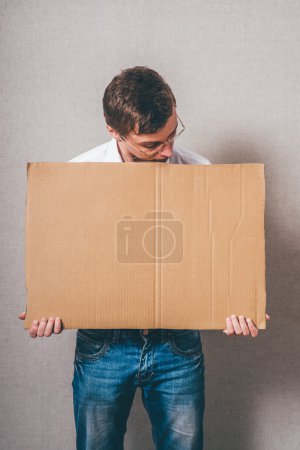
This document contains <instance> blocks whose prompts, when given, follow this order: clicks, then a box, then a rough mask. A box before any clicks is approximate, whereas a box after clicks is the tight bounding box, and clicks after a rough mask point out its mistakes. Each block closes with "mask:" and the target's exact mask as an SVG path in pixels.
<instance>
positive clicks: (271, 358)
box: [125, 139, 300, 450]
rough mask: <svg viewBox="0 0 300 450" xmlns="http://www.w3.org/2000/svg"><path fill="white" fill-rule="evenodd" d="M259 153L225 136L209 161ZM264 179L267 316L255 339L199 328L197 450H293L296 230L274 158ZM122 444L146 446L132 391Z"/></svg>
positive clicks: (242, 159)
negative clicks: (200, 427) (201, 409)
mask: <svg viewBox="0 0 300 450" xmlns="http://www.w3.org/2000/svg"><path fill="white" fill-rule="evenodd" d="M265 150H266V151H267V153H268V155H270V154H272V152H270V148H268V149H266V148H265V144H264V146H263V149H262V146H260V145H258V144H254V143H252V142H250V141H243V140H241V139H239V140H236V141H233V140H232V141H231V142H227V143H226V142H225V143H222V145H221V144H219V145H218V148H217V149H216V150H214V154H219V155H220V158H218V161H212V162H214V163H217V162H218V163H220V164H229V163H236V164H238V163H254V162H259V163H265V160H264V154H265ZM271 150H272V149H271ZM207 154H208V155H209V152H208V153H207ZM287 170H288V167H285V168H284V170H282V171H281V173H284V174H285V175H284V176H285V180H284V181H285V182H287V180H286V178H287V179H288V181H289V175H288V173H287ZM265 177H266V212H265V230H266V268H267V274H266V290H267V312H268V313H269V314H270V316H271V321H270V322H268V323H267V330H265V331H264V330H260V332H259V336H258V337H257V338H255V339H253V338H251V337H244V336H241V337H238V336H232V337H227V336H225V335H224V333H222V331H202V332H201V336H202V342H203V348H204V353H205V363H206V412H205V422H204V426H205V434H204V442H205V445H204V449H205V450H241V449H243V450H282V449H294V448H295V449H296V446H297V438H299V435H298V437H297V433H298V434H299V431H298V423H297V420H298V419H297V418H299V414H300V411H299V409H300V408H299V404H300V402H299V400H300V399H299V388H298V387H299V379H300V361H299V358H296V357H295V355H297V354H298V352H299V346H300V345H299V344H300V342H299V331H298V329H297V328H298V324H299V321H300V317H299V315H300V314H299V308H298V310H297V305H298V299H299V294H300V277H299V276H298V268H299V267H300V252H299V236H297V231H298V230H299V228H300V227H299V226H298V227H296V226H295V223H294V222H293V218H292V215H291V216H290V217H289V219H288V220H287V223H284V218H285V214H288V213H289V205H282V203H280V201H279V200H281V198H282V196H280V195H279V196H278V194H277V193H278V186H279V185H280V184H281V183H280V176H279V177H278V168H276V161H275V158H274V160H273V162H272V159H270V162H269V163H268V164H266V163H265ZM289 220H290V221H291V222H289ZM287 228H289V229H287ZM298 233H299V231H298ZM297 237H298V239H297ZM297 397H298V398H297ZM282 423H284V424H285V426H284V427H283V426H282ZM287 424H288V425H287ZM125 443H126V444H127V445H126V448H128V449H130V450H140V448H141V447H143V449H144V450H150V449H151V450H152V449H153V448H154V446H153V443H152V437H151V426H150V422H149V419H148V416H147V414H146V412H145V410H144V408H143V405H142V401H141V396H140V390H139V389H138V390H137V394H136V397H135V400H134V404H133V408H132V411H131V414H130V417H129V420H128V431H127V433H126V435H125Z"/></svg>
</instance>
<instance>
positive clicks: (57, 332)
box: [54, 317, 62, 334]
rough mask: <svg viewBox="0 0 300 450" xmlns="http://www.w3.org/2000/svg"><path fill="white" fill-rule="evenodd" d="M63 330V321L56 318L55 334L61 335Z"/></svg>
mask: <svg viewBox="0 0 300 450" xmlns="http://www.w3.org/2000/svg"><path fill="white" fill-rule="evenodd" d="M61 331H62V329H61V320H60V318H59V317H56V318H55V324H54V333H55V334H59V333H61Z"/></svg>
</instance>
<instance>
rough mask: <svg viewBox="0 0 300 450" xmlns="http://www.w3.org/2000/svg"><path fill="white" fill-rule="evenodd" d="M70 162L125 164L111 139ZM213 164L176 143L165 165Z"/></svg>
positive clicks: (115, 143)
mask: <svg viewBox="0 0 300 450" xmlns="http://www.w3.org/2000/svg"><path fill="white" fill-rule="evenodd" d="M68 162H123V160H122V158H121V155H120V153H119V151H118V146H117V141H116V139H114V138H113V139H111V140H110V141H109V142H106V143H105V144H102V145H98V147H94V148H92V149H91V150H88V151H87V152H84V153H81V154H80V155H78V156H75V158H72V159H70V160H69V161H68ZM167 163H170V164H211V162H210V161H209V160H208V159H206V158H204V156H200V155H198V153H195V152H192V151H191V150H186V149H183V148H181V147H178V146H177V145H176V143H174V146H173V153H172V156H170V158H168V159H167V161H166V162H165V163H164V164H167Z"/></svg>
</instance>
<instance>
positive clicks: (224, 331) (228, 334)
mask: <svg viewBox="0 0 300 450" xmlns="http://www.w3.org/2000/svg"><path fill="white" fill-rule="evenodd" d="M223 333H225V334H227V336H231V334H230V333H229V331H228V330H223Z"/></svg>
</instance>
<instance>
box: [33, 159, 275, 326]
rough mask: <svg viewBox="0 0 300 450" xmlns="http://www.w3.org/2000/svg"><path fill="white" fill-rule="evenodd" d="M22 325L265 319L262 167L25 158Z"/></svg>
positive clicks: (215, 322) (219, 322)
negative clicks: (47, 321) (24, 301)
mask: <svg viewBox="0 0 300 450" xmlns="http://www.w3.org/2000/svg"><path fill="white" fill-rule="evenodd" d="M27 175H28V190H27V204H26V262H25V265H26V288H27V316H26V320H25V328H28V327H29V326H30V325H31V322H32V320H33V319H41V318H42V317H46V318H48V317H50V316H59V317H61V318H62V321H63V325H64V327H65V328H150V329H151V328H170V329H172V328H174V329H223V328H225V318H226V317H227V316H229V315H231V314H237V315H243V316H246V317H251V318H252V319H253V320H254V322H255V323H256V325H257V326H258V328H260V329H264V328H265V327H266V322H265V303H266V293H265V240H264V208H265V184H264V165H263V164H214V165H208V166H207V165H180V164H178V165H177V164H162V163H138V164H137V163H125V164H124V163H90V162H88V163H76V164H74V163H28V165H27Z"/></svg>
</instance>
